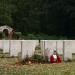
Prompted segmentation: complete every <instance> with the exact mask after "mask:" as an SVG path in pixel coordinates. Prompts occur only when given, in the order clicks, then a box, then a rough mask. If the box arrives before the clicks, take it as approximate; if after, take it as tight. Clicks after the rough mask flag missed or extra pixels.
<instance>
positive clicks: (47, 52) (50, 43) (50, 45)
mask: <svg viewBox="0 0 75 75" xmlns="http://www.w3.org/2000/svg"><path fill="white" fill-rule="evenodd" d="M41 42H42V43H41V44H42V45H41V47H42V49H43V51H44V56H48V59H49V61H50V56H51V55H52V54H53V52H54V50H56V40H42V41H41Z"/></svg>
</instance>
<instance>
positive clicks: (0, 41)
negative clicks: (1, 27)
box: [0, 40, 3, 49]
mask: <svg viewBox="0 0 75 75" xmlns="http://www.w3.org/2000/svg"><path fill="white" fill-rule="evenodd" d="M0 49H3V40H0Z"/></svg>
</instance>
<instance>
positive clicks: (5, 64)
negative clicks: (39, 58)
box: [0, 58, 75, 75]
mask: <svg viewBox="0 0 75 75" xmlns="http://www.w3.org/2000/svg"><path fill="white" fill-rule="evenodd" d="M16 61H17V59H16V58H0V75H75V62H62V63H61V64H29V65H15V62H16Z"/></svg>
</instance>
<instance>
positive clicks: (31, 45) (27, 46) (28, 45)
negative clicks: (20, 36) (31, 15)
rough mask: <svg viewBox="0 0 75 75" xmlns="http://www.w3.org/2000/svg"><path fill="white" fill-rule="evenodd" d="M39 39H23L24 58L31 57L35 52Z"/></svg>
mask: <svg viewBox="0 0 75 75" xmlns="http://www.w3.org/2000/svg"><path fill="white" fill-rule="evenodd" d="M36 45H37V40H23V41H22V59H24V58H26V56H27V55H28V57H31V56H32V55H33V54H34V51H35V47H36Z"/></svg>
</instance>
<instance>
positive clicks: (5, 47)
mask: <svg viewBox="0 0 75 75" xmlns="http://www.w3.org/2000/svg"><path fill="white" fill-rule="evenodd" d="M9 48H10V43H9V40H3V53H9Z"/></svg>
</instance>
